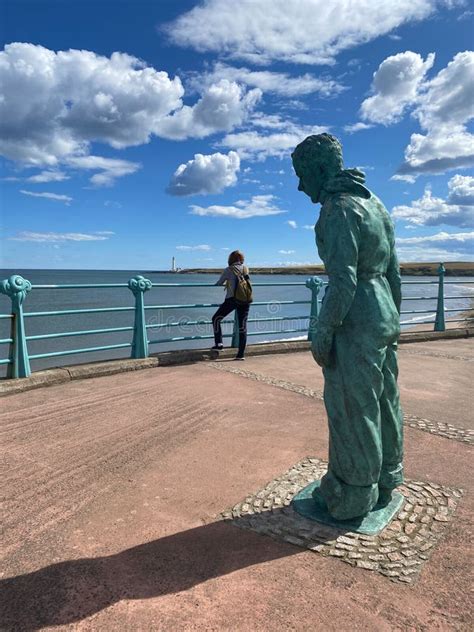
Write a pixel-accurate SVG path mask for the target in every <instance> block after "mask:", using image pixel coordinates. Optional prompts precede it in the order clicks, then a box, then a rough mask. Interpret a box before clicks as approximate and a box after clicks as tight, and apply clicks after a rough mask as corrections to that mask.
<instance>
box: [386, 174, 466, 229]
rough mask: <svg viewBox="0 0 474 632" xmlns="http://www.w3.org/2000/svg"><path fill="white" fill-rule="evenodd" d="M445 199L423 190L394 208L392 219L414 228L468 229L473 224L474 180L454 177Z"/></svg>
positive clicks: (449, 184)
mask: <svg viewBox="0 0 474 632" xmlns="http://www.w3.org/2000/svg"><path fill="white" fill-rule="evenodd" d="M448 189H449V195H448V197H447V199H443V198H439V197H435V196H433V194H432V192H431V189H430V188H429V187H426V189H425V192H424V194H423V196H422V197H421V198H420V199H418V200H414V201H413V202H412V203H411V205H400V206H395V207H394V209H393V210H392V217H393V218H394V219H396V220H402V221H404V222H407V223H408V224H412V225H416V226H439V225H440V224H448V225H451V226H460V227H470V226H473V225H474V178H472V177H470V176H459V175H456V176H454V177H453V178H451V180H450V181H449V183H448Z"/></svg>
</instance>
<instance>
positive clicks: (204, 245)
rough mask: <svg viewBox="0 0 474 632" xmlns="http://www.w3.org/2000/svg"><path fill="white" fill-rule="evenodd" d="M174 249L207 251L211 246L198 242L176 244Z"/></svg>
mask: <svg viewBox="0 0 474 632" xmlns="http://www.w3.org/2000/svg"><path fill="white" fill-rule="evenodd" d="M176 250H204V251H206V252H207V251H209V250H212V248H211V246H208V245H207V244H200V245H199V246H176Z"/></svg>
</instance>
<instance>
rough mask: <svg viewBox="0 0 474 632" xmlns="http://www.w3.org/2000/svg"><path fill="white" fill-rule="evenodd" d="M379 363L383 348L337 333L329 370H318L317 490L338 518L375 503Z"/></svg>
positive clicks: (378, 468)
mask: <svg viewBox="0 0 474 632" xmlns="http://www.w3.org/2000/svg"><path fill="white" fill-rule="evenodd" d="M384 361H385V347H381V348H380V347H379V346H378V345H377V344H376V343H375V342H374V341H373V340H371V339H370V338H369V337H368V336H367V334H366V335H363V334H359V335H357V333H355V332H353V331H344V329H341V330H339V331H338V332H337V333H336V335H335V339H334V363H333V366H332V367H331V368H326V369H324V378H325V385H324V402H325V405H326V411H327V415H328V423H329V467H328V473H327V474H326V475H325V476H324V477H323V479H322V481H321V487H320V491H321V495H322V496H323V498H324V500H325V502H326V504H327V506H328V510H329V512H330V513H331V515H332V516H333V517H334V518H338V519H340V520H345V519H349V518H354V517H357V516H362V515H365V514H367V513H368V512H369V511H370V510H371V509H372V508H373V507H374V506H375V505H376V503H377V500H378V493H379V492H378V482H379V477H380V471H381V467H382V440H381V432H380V404H379V401H380V398H381V395H382V392H383V388H384V385H383V382H384V377H383V373H382V369H383V366H384Z"/></svg>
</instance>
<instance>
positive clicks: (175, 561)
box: [0, 512, 302, 630]
mask: <svg viewBox="0 0 474 632" xmlns="http://www.w3.org/2000/svg"><path fill="white" fill-rule="evenodd" d="M273 513H275V512H273ZM262 518H263V516H262ZM233 522H234V523H238V519H237V520H236V521H233ZM300 552H302V549H300V548H297V547H295V546H292V545H290V544H286V543H284V542H276V541H275V540H273V539H271V538H269V537H261V536H260V535H258V534H256V533H252V532H250V531H246V530H243V529H236V528H234V527H233V526H232V522H222V521H219V522H214V523H211V524H208V525H204V526H201V527H196V528H194V529H189V530H188V531H183V532H181V533H176V534H173V535H170V536H166V537H164V538H161V539H158V540H154V541H152V542H147V543H144V544H140V545H139V546H135V547H133V548H130V549H126V550H124V551H121V552H119V553H116V554H114V555H109V556H105V557H97V558H83V559H76V560H68V561H65V562H59V563H57V564H51V565H50V566H46V567H45V568H42V569H40V570H37V571H34V572H31V573H27V574H24V575H19V576H16V577H11V578H8V579H4V580H1V581H0V593H1V595H2V605H1V606H0V620H1V621H2V623H1V624H0V627H1V629H2V630H38V629H41V628H43V627H46V626H56V625H65V624H71V623H74V622H77V621H80V620H82V619H84V618H86V617H89V616H90V615H92V614H94V613H96V612H99V611H100V610H103V609H104V608H107V607H108V606H110V605H112V604H114V603H116V602H118V601H120V600H122V599H147V598H151V597H158V596H160V595H166V594H170V593H177V592H180V591H183V590H187V589H189V588H192V587H193V586H195V585H197V584H200V583H202V582H205V581H207V580H209V579H213V578H215V577H221V576H223V575H227V574H229V573H232V572H234V571H237V570H239V569H243V568H246V567H249V566H253V565H255V564H261V563H262V562H268V561H270V560H275V559H279V558H282V557H286V556H289V555H295V554H296V553H300Z"/></svg>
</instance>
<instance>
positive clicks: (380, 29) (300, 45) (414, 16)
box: [166, 0, 444, 64]
mask: <svg viewBox="0 0 474 632" xmlns="http://www.w3.org/2000/svg"><path fill="white" fill-rule="evenodd" d="M437 4H439V2H437V1H436V0H397V2H393V1H392V0H377V2H374V1H373V0H331V2H327V1H326V0H241V1H240V2H229V0H204V1H203V2H201V3H200V4H199V5H197V6H195V7H194V8H193V9H191V10H190V11H187V12H186V13H184V14H182V15H181V16H179V17H178V18H177V19H176V20H175V21H174V22H172V23H171V24H169V25H167V27H166V30H167V32H168V35H169V37H170V38H171V39H172V40H173V41H174V42H175V43H176V44H179V45H182V46H188V47H192V48H194V49H195V50H198V51H200V52H204V51H213V52H217V53H220V54H221V55H224V56H228V57H231V58H235V59H245V60H248V61H251V62H252V63H254V64H268V63H270V62H271V61H274V60H278V61H286V62H292V63H303V64H332V63H334V58H335V56H336V55H337V54H338V53H339V52H340V51H343V50H346V49H349V48H352V47H354V46H357V45H358V44H363V43H365V42H369V41H370V40H372V39H375V38H377V37H380V35H383V34H386V33H390V32H391V31H392V30H394V29H396V28H397V27H399V26H400V25H402V24H405V23H407V22H412V21H414V20H420V19H423V18H426V17H427V16H429V15H430V14H431V13H433V11H434V10H435V8H436V5H437ZM443 4H444V3H443Z"/></svg>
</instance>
